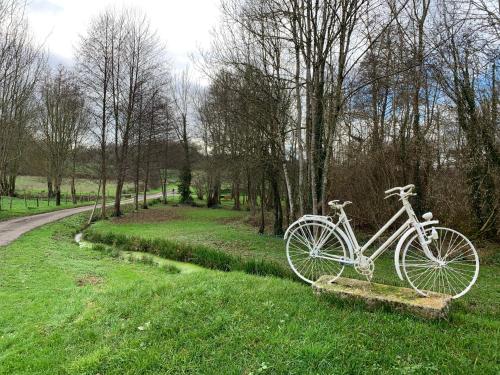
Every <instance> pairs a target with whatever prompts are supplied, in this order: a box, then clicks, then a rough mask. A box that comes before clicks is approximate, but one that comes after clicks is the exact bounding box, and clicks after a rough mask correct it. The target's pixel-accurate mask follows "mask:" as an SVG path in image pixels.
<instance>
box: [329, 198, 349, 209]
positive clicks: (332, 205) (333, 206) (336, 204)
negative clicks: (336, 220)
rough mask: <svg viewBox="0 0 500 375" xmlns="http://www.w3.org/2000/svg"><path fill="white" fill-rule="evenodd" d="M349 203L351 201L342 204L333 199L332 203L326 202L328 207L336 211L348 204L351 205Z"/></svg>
mask: <svg viewBox="0 0 500 375" xmlns="http://www.w3.org/2000/svg"><path fill="white" fill-rule="evenodd" d="M351 203H352V202H351V201H345V202H344V203H339V200H338V199H335V200H333V201H330V202H328V205H329V206H330V207H331V208H335V209H337V210H338V209H341V208H344V207H345V206H347V205H348V204H351Z"/></svg>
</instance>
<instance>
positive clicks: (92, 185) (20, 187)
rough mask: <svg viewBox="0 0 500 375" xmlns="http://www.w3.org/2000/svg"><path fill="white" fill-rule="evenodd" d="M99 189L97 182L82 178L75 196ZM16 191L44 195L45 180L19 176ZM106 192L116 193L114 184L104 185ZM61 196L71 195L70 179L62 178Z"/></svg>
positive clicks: (130, 185)
mask: <svg viewBox="0 0 500 375" xmlns="http://www.w3.org/2000/svg"><path fill="white" fill-rule="evenodd" d="M133 186H134V185H133V184H131V183H126V184H125V186H124V188H125V189H127V190H128V189H133ZM98 189H99V181H97V180H90V179H84V178H77V179H76V192H77V194H91V195H92V194H97V191H98ZM16 191H17V192H18V193H24V192H27V193H40V192H43V193H46V192H47V178H46V177H43V176H19V177H17V179H16ZM106 191H107V194H108V195H114V194H115V191H116V183H115V182H113V181H109V182H108V183H107V184H106ZM61 193H62V194H70V193H71V179H69V178H64V179H63V183H62V186H61Z"/></svg>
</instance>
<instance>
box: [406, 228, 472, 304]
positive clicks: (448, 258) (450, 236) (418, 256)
mask: <svg viewBox="0 0 500 375" xmlns="http://www.w3.org/2000/svg"><path fill="white" fill-rule="evenodd" d="M433 230H435V232H434V233H433V232H432V231H433ZM425 234H426V236H427V237H428V238H432V241H431V243H430V244H428V245H427V246H428V248H429V251H430V252H431V253H432V255H433V257H434V258H435V259H430V258H429V257H427V255H426V254H425V253H424V249H423V246H422V244H421V243H420V241H419V238H418V235H415V236H413V237H412V238H411V239H410V240H409V241H408V242H407V244H406V246H405V248H404V252H403V270H404V273H405V276H406V278H407V280H408V282H409V283H410V285H411V286H412V287H413V288H414V289H415V290H416V291H417V293H419V294H421V295H424V296H428V295H429V292H434V293H441V294H448V295H451V296H452V297H453V298H458V297H461V296H463V295H464V294H465V293H467V292H468V291H469V289H470V288H471V287H472V285H474V283H475V282H476V279H477V276H478V274H479V257H478V255H477V252H476V249H474V246H473V245H472V243H471V242H470V241H469V240H468V239H467V237H465V236H464V235H463V234H461V233H459V232H457V231H455V230H453V229H448V228H442V227H436V228H427V229H426V230H425ZM433 234H434V235H433Z"/></svg>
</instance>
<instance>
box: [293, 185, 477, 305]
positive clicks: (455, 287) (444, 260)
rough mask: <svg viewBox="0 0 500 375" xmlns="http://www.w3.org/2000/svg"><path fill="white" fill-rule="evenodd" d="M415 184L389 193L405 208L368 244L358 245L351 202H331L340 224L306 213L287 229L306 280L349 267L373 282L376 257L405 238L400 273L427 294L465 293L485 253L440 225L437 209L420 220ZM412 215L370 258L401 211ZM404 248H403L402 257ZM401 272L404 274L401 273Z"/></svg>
mask: <svg viewBox="0 0 500 375" xmlns="http://www.w3.org/2000/svg"><path fill="white" fill-rule="evenodd" d="M413 189H414V185H407V186H404V187H395V188H393V189H389V190H387V191H386V192H385V194H386V197H385V198H389V197H392V196H398V197H399V200H400V201H401V202H402V204H403V207H402V208H401V209H400V210H399V211H398V212H397V213H396V214H395V215H394V216H393V217H392V218H391V219H390V220H389V221H388V222H387V223H386V224H385V225H384V226H383V227H382V228H381V229H380V230H379V231H378V232H377V233H375V234H374V235H373V237H371V238H370V239H369V240H368V242H366V243H365V244H364V245H363V246H360V245H359V244H358V241H357V240H356V236H355V235H354V232H353V230H352V227H351V225H350V223H349V220H348V218H347V215H346V213H345V211H344V207H345V206H346V205H348V204H350V203H351V202H348V201H346V202H344V203H340V202H339V201H337V200H335V201H331V202H329V203H328V205H329V206H330V207H331V208H332V209H334V210H335V212H336V213H337V214H338V221H337V222H336V223H335V222H334V221H333V218H332V217H330V216H321V215H304V216H303V217H301V218H300V219H298V220H297V221H295V222H294V223H293V224H292V225H290V227H289V228H288V229H287V231H286V233H285V240H286V255H287V258H288V262H289V264H290V267H291V268H292V269H293V271H294V272H295V273H296V274H297V275H298V276H299V277H300V278H301V279H302V280H304V281H306V282H308V283H313V282H314V281H316V280H317V279H318V278H319V277H320V276H323V275H331V276H332V279H331V280H330V281H331V282H333V281H334V280H335V279H337V278H338V277H339V276H340V275H341V274H342V271H343V270H344V267H345V266H353V267H354V268H355V270H356V271H357V272H358V273H360V274H361V275H364V276H366V277H367V278H368V280H371V277H372V276H373V272H374V269H375V263H374V261H375V260H376V259H377V258H378V257H379V256H380V255H381V254H382V253H384V251H385V250H387V249H388V247H389V246H390V245H391V244H393V243H394V242H395V241H396V240H398V239H399V241H398V243H397V246H396V251H395V254H394V263H395V267H396V272H397V274H398V276H399V278H400V279H401V280H404V278H403V274H404V277H405V278H406V279H407V280H408V282H409V283H410V285H411V286H412V287H413V288H414V289H415V291H416V292H417V293H419V294H421V295H423V296H428V295H429V293H430V292H431V293H441V294H447V295H451V296H452V297H453V298H458V297H461V296H463V295H464V294H465V293H467V292H468V291H469V289H470V288H471V287H472V285H473V284H474V283H475V282H476V279H477V276H478V274H479V257H478V255H477V252H476V250H475V249H474V246H473V245H472V243H471V242H470V241H469V240H468V239H467V238H466V237H465V236H464V235H463V234H461V233H459V232H457V231H455V230H453V229H448V228H443V227H437V226H435V225H436V224H438V221H437V220H432V213H430V212H428V213H426V214H424V215H422V217H423V219H424V222H419V220H418V218H417V216H416V215H415V212H414V211H413V208H412V206H411V204H410V202H409V201H408V198H409V197H410V196H412V195H415V194H414V193H413ZM404 213H407V214H408V219H407V220H406V221H405V222H404V223H403V224H402V225H401V226H400V227H399V229H397V230H396V231H395V232H394V233H393V234H392V235H391V236H390V237H389V238H387V240H386V241H385V242H384V243H383V244H382V245H380V246H379V247H378V248H377V249H376V250H375V251H374V252H373V253H372V254H371V255H370V256H366V255H364V253H365V251H366V250H367V249H368V248H369V247H370V246H371V245H372V244H373V242H374V241H375V240H376V239H377V238H379V237H380V236H381V235H382V234H383V233H384V232H385V231H386V230H387V229H388V228H389V227H390V226H391V225H392V224H393V223H394V222H395V221H396V220H397V219H398V218H399V217H400V216H401V215H403V214H404ZM401 250H402V251H403V253H402V255H400V254H401ZM401 270H402V271H403V272H401Z"/></svg>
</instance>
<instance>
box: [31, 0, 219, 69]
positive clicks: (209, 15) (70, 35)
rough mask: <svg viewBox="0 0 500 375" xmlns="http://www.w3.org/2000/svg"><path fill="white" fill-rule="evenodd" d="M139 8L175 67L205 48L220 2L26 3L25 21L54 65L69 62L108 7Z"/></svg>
mask: <svg viewBox="0 0 500 375" xmlns="http://www.w3.org/2000/svg"><path fill="white" fill-rule="evenodd" d="M110 6H115V7H117V8H121V7H123V6H127V7H128V6H131V7H135V8H139V9H142V10H143V11H144V12H145V13H146V14H147V16H148V17H149V18H150V20H151V24H152V26H153V28H154V29H156V30H157V32H158V34H159V36H160V38H161V39H162V41H163V42H164V43H166V46H167V50H168V52H169V56H170V57H171V60H172V63H173V65H174V67H175V68H182V67H183V66H185V65H186V64H188V63H189V62H190V58H189V55H190V54H191V53H195V52H196V51H197V50H198V47H200V46H201V47H208V45H209V41H210V34H209V33H210V30H211V29H212V28H213V26H215V24H216V23H217V20H218V17H219V16H218V15H219V0H29V5H28V18H29V21H30V26H31V29H32V31H33V33H34V35H35V37H36V38H37V40H38V41H39V42H43V43H44V44H45V45H46V46H47V48H48V49H49V51H50V53H51V55H52V57H51V61H52V62H55V63H71V62H72V58H73V53H74V48H75V46H76V44H77V43H78V35H79V34H83V33H85V31H86V29H87V26H88V23H89V20H90V19H91V18H92V16H94V15H96V14H98V13H99V12H100V11H102V10H103V9H106V8H107V7H110Z"/></svg>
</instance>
